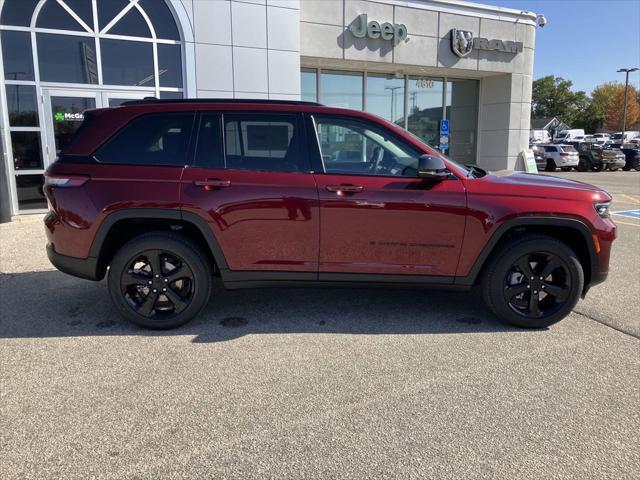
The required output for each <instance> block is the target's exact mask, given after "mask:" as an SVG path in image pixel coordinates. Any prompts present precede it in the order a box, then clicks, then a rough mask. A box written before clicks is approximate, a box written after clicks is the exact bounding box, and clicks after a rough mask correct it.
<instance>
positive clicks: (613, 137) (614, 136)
mask: <svg viewBox="0 0 640 480" xmlns="http://www.w3.org/2000/svg"><path fill="white" fill-rule="evenodd" d="M611 138H612V139H613V140H620V139H621V138H622V134H621V133H614V134H613V135H611Z"/></svg>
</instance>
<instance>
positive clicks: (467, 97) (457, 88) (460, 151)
mask: <svg viewBox="0 0 640 480" xmlns="http://www.w3.org/2000/svg"><path fill="white" fill-rule="evenodd" d="M445 105H446V113H447V119H449V132H450V133H449V150H448V151H445V152H444V153H445V154H447V155H449V157H451V159H452V160H454V161H456V162H458V163H461V164H463V165H464V164H467V163H475V158H476V143H477V131H478V81H477V80H452V81H448V82H447V98H446V103H445Z"/></svg>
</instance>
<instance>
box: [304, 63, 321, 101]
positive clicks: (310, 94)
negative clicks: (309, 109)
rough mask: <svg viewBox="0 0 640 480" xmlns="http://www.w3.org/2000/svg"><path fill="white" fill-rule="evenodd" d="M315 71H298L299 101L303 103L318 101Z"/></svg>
mask: <svg viewBox="0 0 640 480" xmlns="http://www.w3.org/2000/svg"><path fill="white" fill-rule="evenodd" d="M316 78H317V73H316V71H315V70H305V69H302V70H301V71H300V99H301V100H303V101H305V102H317V101H318V83H317V81H316Z"/></svg>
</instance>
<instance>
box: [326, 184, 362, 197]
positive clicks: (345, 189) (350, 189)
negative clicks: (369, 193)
mask: <svg viewBox="0 0 640 480" xmlns="http://www.w3.org/2000/svg"><path fill="white" fill-rule="evenodd" d="M326 189H327V190H328V191H329V192H335V193H337V194H338V195H339V196H343V195H344V194H345V193H360V192H361V191H363V190H364V187H363V186H362V185H327V186H326Z"/></svg>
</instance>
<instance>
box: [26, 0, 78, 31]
mask: <svg viewBox="0 0 640 480" xmlns="http://www.w3.org/2000/svg"><path fill="white" fill-rule="evenodd" d="M36 27H38V28H53V29H55V30H76V31H78V32H84V31H85V30H84V28H82V27H81V26H80V24H79V23H78V22H77V21H76V20H75V19H74V18H73V17H72V16H71V15H69V12H67V11H66V10H65V9H64V8H62V5H60V4H59V3H58V2H56V0H47V1H46V2H45V4H44V5H43V6H42V8H41V9H40V14H39V15H38V21H37V23H36Z"/></svg>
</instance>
